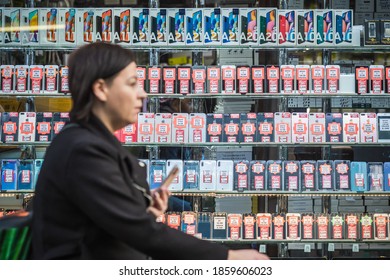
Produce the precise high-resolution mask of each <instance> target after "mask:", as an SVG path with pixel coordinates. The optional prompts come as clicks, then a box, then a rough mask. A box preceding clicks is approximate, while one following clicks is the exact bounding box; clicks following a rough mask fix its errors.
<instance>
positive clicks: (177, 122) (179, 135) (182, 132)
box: [172, 113, 188, 144]
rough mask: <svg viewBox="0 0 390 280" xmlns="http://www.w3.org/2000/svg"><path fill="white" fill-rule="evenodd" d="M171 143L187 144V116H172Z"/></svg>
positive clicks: (176, 114) (175, 114)
mask: <svg viewBox="0 0 390 280" xmlns="http://www.w3.org/2000/svg"><path fill="white" fill-rule="evenodd" d="M172 143H180V144H182V143H188V114H187V113H173V114H172Z"/></svg>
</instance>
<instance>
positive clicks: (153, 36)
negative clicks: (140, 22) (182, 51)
mask: <svg viewBox="0 0 390 280" xmlns="http://www.w3.org/2000/svg"><path fill="white" fill-rule="evenodd" d="M167 20H168V17H167V9H149V24H150V27H149V29H150V45H151V46H166V45H167V44H168V23H167Z"/></svg>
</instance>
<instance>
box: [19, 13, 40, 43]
mask: <svg viewBox="0 0 390 280" xmlns="http://www.w3.org/2000/svg"><path fill="white" fill-rule="evenodd" d="M21 27H22V28H21V32H20V34H21V41H22V42H21V43H22V45H28V46H38V45H40V32H41V28H40V26H39V10H38V9H22V10H21Z"/></svg>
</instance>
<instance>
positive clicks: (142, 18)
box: [138, 12, 149, 42]
mask: <svg viewBox="0 0 390 280" xmlns="http://www.w3.org/2000/svg"><path fill="white" fill-rule="evenodd" d="M148 25H149V21H148V15H145V14H144V13H143V12H141V13H139V19H138V28H139V41H140V42H147V33H148V28H149V27H148Z"/></svg>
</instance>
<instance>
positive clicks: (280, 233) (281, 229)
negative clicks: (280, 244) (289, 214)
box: [272, 214, 286, 240]
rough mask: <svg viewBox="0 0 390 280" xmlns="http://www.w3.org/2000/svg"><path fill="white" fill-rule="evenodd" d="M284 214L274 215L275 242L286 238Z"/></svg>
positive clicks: (273, 231)
mask: <svg viewBox="0 0 390 280" xmlns="http://www.w3.org/2000/svg"><path fill="white" fill-rule="evenodd" d="M285 220H286V219H285V215H284V214H272V235H273V239H274V240H283V239H285V238H286V227H285Z"/></svg>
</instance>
